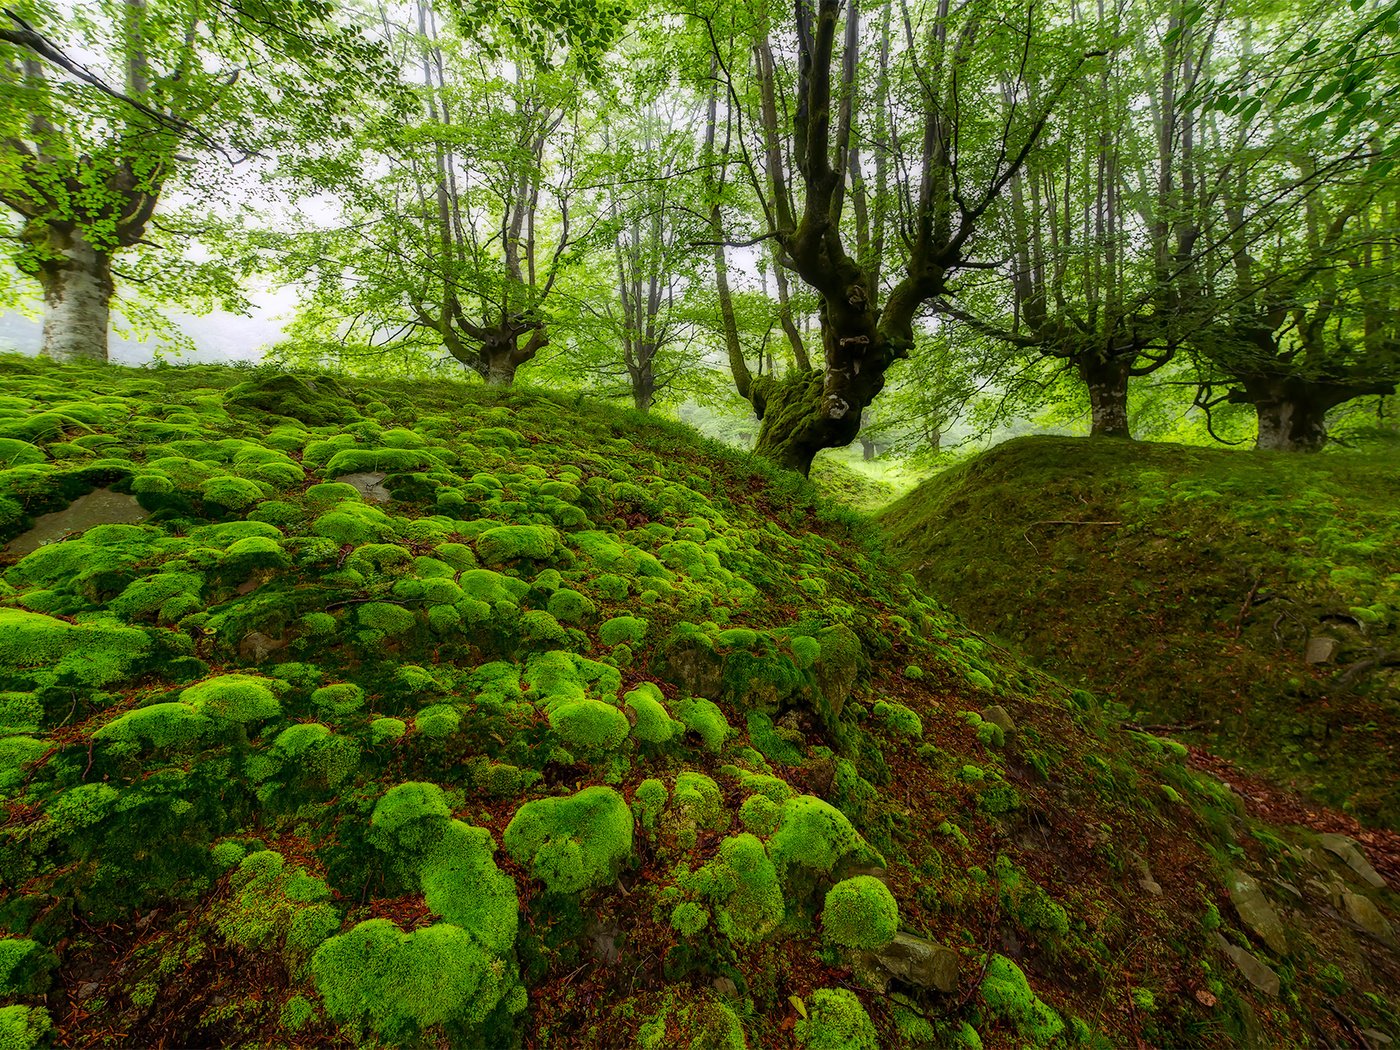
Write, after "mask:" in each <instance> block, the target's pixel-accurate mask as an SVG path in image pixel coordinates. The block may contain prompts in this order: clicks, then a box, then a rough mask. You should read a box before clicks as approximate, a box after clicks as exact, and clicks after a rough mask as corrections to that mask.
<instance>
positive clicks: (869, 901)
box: [822, 875, 899, 950]
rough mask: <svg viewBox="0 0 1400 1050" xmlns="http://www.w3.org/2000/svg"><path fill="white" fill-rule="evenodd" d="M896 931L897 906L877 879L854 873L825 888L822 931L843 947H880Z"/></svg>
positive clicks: (885, 943)
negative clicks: (826, 889) (854, 874)
mask: <svg viewBox="0 0 1400 1050" xmlns="http://www.w3.org/2000/svg"><path fill="white" fill-rule="evenodd" d="M898 930H899V905H898V904H896V903H895V899H894V894H892V893H891V892H890V889H889V887H888V886H886V885H885V884H884V883H883V882H881V881H880V880H879V879H877V878H874V877H873V876H870V875H857V876H855V877H854V878H850V879H844V880H842V881H841V882H838V883H837V884H836V885H835V886H833V887H831V889H830V890H829V891H827V895H826V903H825V904H824V905H823V906H822V932H823V933H825V935H826V937H827V939H828V940H830V941H832V942H833V943H835V944H839V945H842V946H843V947H846V948H861V949H867V950H869V949H877V948H883V947H884V946H885V945H887V944H889V943H890V941H892V940H893V939H894V935H895V933H896V932H898Z"/></svg>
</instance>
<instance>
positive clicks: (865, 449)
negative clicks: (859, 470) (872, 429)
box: [860, 435, 875, 463]
mask: <svg viewBox="0 0 1400 1050" xmlns="http://www.w3.org/2000/svg"><path fill="white" fill-rule="evenodd" d="M860 458H861V459H863V460H865V462H867V463H869V462H871V461H872V460H873V459H874V458H875V439H874V438H868V437H865V436H863V435H862V437H861V439H860Z"/></svg>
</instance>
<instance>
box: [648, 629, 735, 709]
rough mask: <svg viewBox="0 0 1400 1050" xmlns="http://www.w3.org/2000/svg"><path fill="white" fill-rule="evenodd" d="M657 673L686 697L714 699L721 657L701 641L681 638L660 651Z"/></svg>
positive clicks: (721, 671)
mask: <svg viewBox="0 0 1400 1050" xmlns="http://www.w3.org/2000/svg"><path fill="white" fill-rule="evenodd" d="M657 672H658V673H659V674H660V675H661V676H662V677H664V678H665V679H666V680H667V681H669V682H672V683H674V684H675V685H677V686H679V687H680V689H681V690H682V692H684V693H686V694H687V695H689V696H703V697H706V698H707V699H708V698H710V697H718V696H719V694H720V687H721V684H722V683H723V681H724V658H723V657H722V656H720V655H719V654H718V653H716V652H715V650H714V647H713V646H712V645H711V644H709V642H708V641H707V640H705V639H703V638H698V637H694V636H682V637H680V638H677V639H675V640H674V641H671V642H670V643H669V644H667V646H666V647H665V649H664V650H663V652H662V655H661V660H660V662H659V666H658V667H657Z"/></svg>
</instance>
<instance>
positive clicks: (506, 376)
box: [443, 318, 549, 386]
mask: <svg viewBox="0 0 1400 1050" xmlns="http://www.w3.org/2000/svg"><path fill="white" fill-rule="evenodd" d="M461 327H462V328H463V329H464V330H465V331H466V332H467V334H468V335H470V336H471V338H472V341H473V342H472V344H468V343H467V342H465V341H464V340H462V339H460V338H457V337H455V333H453V332H452V330H451V328H450V326H449V327H448V328H447V329H446V330H444V332H443V336H444V339H443V341H444V344H445V345H446V347H447V350H448V352H449V353H450V354H451V355H452V356H453V357H455V358H456V359H457V360H458V361H460V362H462V364H464V365H466V366H467V367H468V368H470V369H471V370H472V371H474V372H475V373H476V374H477V375H479V376H481V378H482V379H484V380H485V381H486V384H487V386H510V385H511V384H512V383H514V382H515V372H516V369H518V368H519V367H520V366H521V365H523V364H524V363H525V362H527V361H530V360H533V359H534V356H535V355H536V354H537V353H539V352H540V350H541V349H543V348H544V347H546V346H548V345H549V336H548V335H546V334H545V327H544V324H543V322H540V321H526V320H522V319H519V318H508V319H506V320H504V321H501V322H500V323H499V324H496V325H492V326H491V327H489V328H487V327H483V326H481V325H474V324H463V325H462V326H461ZM527 335H528V336H529V338H528V339H526V336H527ZM522 340H523V342H522ZM473 344H474V345H473Z"/></svg>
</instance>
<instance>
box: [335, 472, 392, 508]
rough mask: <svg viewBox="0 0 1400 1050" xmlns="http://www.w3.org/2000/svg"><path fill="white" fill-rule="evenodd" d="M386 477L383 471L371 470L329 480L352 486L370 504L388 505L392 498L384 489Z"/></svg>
mask: <svg viewBox="0 0 1400 1050" xmlns="http://www.w3.org/2000/svg"><path fill="white" fill-rule="evenodd" d="M387 477H388V475H387V474H385V473H384V472H383V471H379V470H373V471H361V472H359V473H356V474H342V475H341V476H340V477H338V478H332V479H331V480H332V481H338V482H341V483H342V484H345V485H350V486H352V487H353V488H354V489H355V491H356V492H358V493H359V494H360V495H361V496H363V497H364V498H365V499H367V500H369V501H370V502H371V503H388V502H389V501H390V500H392V499H393V498H394V497H393V495H392V494H390V492H389V490H388V489H386V488H385V487H384V479H385V478H387Z"/></svg>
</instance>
